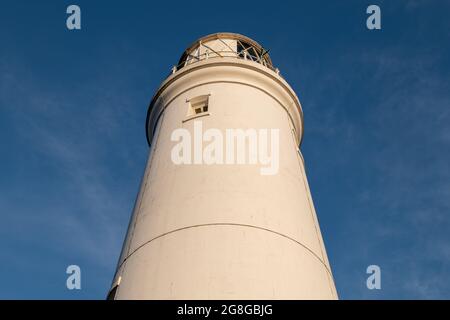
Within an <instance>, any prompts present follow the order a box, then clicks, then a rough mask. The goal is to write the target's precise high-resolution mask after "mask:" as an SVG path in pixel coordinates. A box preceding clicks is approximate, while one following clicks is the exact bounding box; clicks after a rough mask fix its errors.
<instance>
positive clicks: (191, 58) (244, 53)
mask: <svg viewBox="0 0 450 320" xmlns="http://www.w3.org/2000/svg"><path fill="white" fill-rule="evenodd" d="M201 45H202V46H204V47H206V48H207V50H206V51H205V52H204V53H202V54H200V53H198V54H188V55H187V57H186V59H185V60H183V61H182V62H181V63H179V64H178V65H175V66H173V67H172V71H171V73H170V74H174V73H175V72H177V71H178V70H181V69H182V68H184V67H186V66H188V65H191V64H194V63H197V62H200V61H203V60H208V59H215V58H236V59H242V60H246V61H252V62H255V63H259V64H262V65H263V66H265V67H266V68H269V69H270V70H272V71H274V72H276V73H277V74H280V71H279V70H278V68H275V67H273V66H272V65H271V64H270V63H268V61H267V60H266V59H265V58H264V54H263V55H261V56H255V55H252V54H250V53H249V52H248V51H249V49H251V48H252V47H250V48H245V49H243V50H241V51H239V52H237V51H233V50H223V51H216V50H213V49H211V48H209V47H208V46H206V45H204V44H201ZM199 49H200V47H199V48H198V49H197V50H198V52H200V50H199ZM266 53H267V52H266Z"/></svg>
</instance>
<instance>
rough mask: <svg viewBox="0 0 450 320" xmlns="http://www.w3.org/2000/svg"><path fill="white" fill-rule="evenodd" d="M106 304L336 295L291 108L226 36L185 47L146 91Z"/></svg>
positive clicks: (257, 48) (262, 65)
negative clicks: (141, 167)
mask: <svg viewBox="0 0 450 320" xmlns="http://www.w3.org/2000/svg"><path fill="white" fill-rule="evenodd" d="M145 128H146V135H147V141H148V143H149V146H150V150H149V156H148V161H147V164H146V167H145V171H144V175H143V178H142V182H141V187H140V191H139V194H138V196H137V199H136V202H135V206H134V210H133V214H132V216H131V219H130V223H129V226H128V231H127V235H126V238H125V241H124V244H123V248H122V252H121V255H120V258H119V261H118V265H117V269H116V273H115V276H114V279H113V282H112V285H111V288H110V291H109V294H108V299H337V293H336V289H335V285H334V280H333V276H332V272H331V268H330V264H329V261H328V258H327V254H326V250H325V246H324V243H323V239H322V235H321V231H320V227H319V222H318V219H317V215H316V212H315V209H314V204H313V200H312V197H311V192H310V189H309V186H308V181H307V177H306V172H305V163H304V159H303V156H302V153H301V151H300V145H301V142H302V138H303V112H302V108H301V105H300V101H299V99H298V97H297V95H296V93H295V92H294V90H293V89H292V88H291V87H290V86H289V84H288V83H287V82H286V80H285V79H284V78H283V77H282V76H281V74H280V71H279V70H278V69H277V68H276V67H275V66H274V65H273V63H272V60H271V58H270V55H269V53H268V51H267V50H266V49H265V48H263V47H262V46H261V45H260V44H258V43H257V42H256V41H254V40H252V39H250V38H248V37H246V36H243V35H240V34H236V33H216V34H212V35H208V36H205V37H202V38H200V39H198V40H197V41H195V42H194V43H193V44H192V45H191V46H189V47H188V48H187V49H186V50H185V51H184V52H183V54H182V55H181V58H180V60H179V62H178V64H177V65H176V66H174V67H173V68H172V69H171V71H170V72H169V75H168V77H167V78H166V79H165V80H164V81H163V82H162V84H161V85H160V87H159V88H158V90H157V91H156V93H155V95H154V96H153V98H152V100H151V102H150V105H149V108H148V113H147V119H146V127H145Z"/></svg>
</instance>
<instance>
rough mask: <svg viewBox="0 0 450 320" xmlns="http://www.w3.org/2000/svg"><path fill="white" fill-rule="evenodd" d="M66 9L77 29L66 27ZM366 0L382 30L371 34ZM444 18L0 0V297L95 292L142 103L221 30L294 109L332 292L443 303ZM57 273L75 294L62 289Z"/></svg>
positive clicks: (447, 239)
mask: <svg viewBox="0 0 450 320" xmlns="http://www.w3.org/2000/svg"><path fill="white" fill-rule="evenodd" d="M70 4H78V5H79V6H80V7H81V11H82V30H79V31H69V30H67V28H66V25H65V20H66V17H67V15H66V13H65V11H66V8H67V6H68V5H70ZM369 4H377V5H379V6H380V7H381V13H382V30H378V31H369V30H367V28H366V18H367V14H366V13H365V11H366V8H367V6H368V5H369ZM449 14H450V3H449V2H445V1H425V0H409V1H408V0H403V1H395V2H394V1H376V2H367V1H356V0H355V1H308V3H306V1H291V2H283V1H271V2H265V1H258V5H255V2H248V3H244V2H239V3H238V4H237V5H230V3H228V2H206V3H204V4H203V3H202V2H195V1H194V2H192V1H191V2H186V1H183V2H173V1H162V2H158V3H154V2H153V1H152V2H150V1H145V2H144V1H126V2H125V1H122V2H119V1H75V2H68V1H56V0H55V1H45V2H42V1H40V2H39V3H37V2H32V1H26V2H25V1H2V2H1V4H0V43H1V45H0V143H1V146H2V152H1V158H0V164H1V165H0V216H1V224H0V240H1V241H0V251H1V254H0V265H1V271H2V272H1V275H2V279H1V285H0V298H3V299H5V298H25V299H30V298H40V299H48V298H56V299H81V298H84V299H96V298H97V299H103V298H104V297H105V295H106V292H107V290H108V288H109V285H110V282H111V280H112V276H113V272H114V269H115V265H116V262H117V258H118V255H119V252H120V248H121V245H122V241H123V238H124V235H125V232H126V227H127V224H128V220H129V217H130V214H131V210H132V207H133V204H134V200H135V196H136V194H137V191H138V188H139V182H140V178H141V175H142V173H143V169H144V165H145V161H146V158H147V153H148V146H147V144H146V139H145V131H144V124H145V116H146V111H147V106H148V103H149V101H150V99H151V97H152V95H153V93H154V91H155V89H156V88H157V87H158V85H159V83H160V82H161V81H162V80H163V79H164V78H165V76H166V75H167V74H168V73H169V71H170V68H171V66H172V65H174V64H176V62H177V60H178V58H179V55H180V54H181V53H182V51H183V50H184V49H185V47H187V46H188V45H189V44H190V43H191V42H192V41H194V40H196V39H197V38H199V37H200V36H203V35H206V34H209V33H214V32H224V31H226V32H237V33H242V34H245V35H247V36H249V37H251V38H253V39H255V40H257V41H258V42H260V43H262V44H263V45H264V46H265V47H266V48H268V49H270V54H271V57H272V60H273V62H274V64H275V65H276V66H277V67H278V68H279V69H280V70H281V73H282V75H283V76H284V77H285V79H286V80H287V81H288V82H289V83H290V84H291V86H292V87H293V88H294V90H296V92H297V93H298V95H299V98H300V101H301V102H302V105H303V110H304V114H305V136H304V140H303V145H302V151H303V155H304V157H305V160H306V169H307V173H308V178H309V182H310V185H311V190H312V193H313V198H314V201H315V206H316V210H317V213H318V217H319V220H320V223H321V229H322V232H323V235H324V241H325V244H326V247H327V252H328V255H329V258H330V263H331V265H332V270H333V273H334V277H335V281H336V285H337V290H338V293H339V295H340V298H343V299H362V298H363V299H408V298H417V299H422V298H437V299H444V298H446V299H450V276H449V274H448V272H449V270H450V232H449V231H450V161H449V160H450V125H449V123H450V90H449V89H450V20H449ZM70 264H77V265H79V266H80V267H81V270H82V290H79V291H77V290H73V291H69V290H67V289H66V286H65V281H66V276H67V275H66V274H65V269H66V267H67V266H68V265H70ZM370 264H377V265H379V266H380V267H381V272H382V289H381V290H373V291H371V290H368V289H367V288H366V285H365V280H366V277H367V275H366V273H365V271H366V268H367V266H368V265H370Z"/></svg>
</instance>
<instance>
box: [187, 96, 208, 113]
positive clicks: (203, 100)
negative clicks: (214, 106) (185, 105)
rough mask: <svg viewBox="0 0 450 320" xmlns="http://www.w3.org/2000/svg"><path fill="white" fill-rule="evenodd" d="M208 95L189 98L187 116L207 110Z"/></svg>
mask: <svg viewBox="0 0 450 320" xmlns="http://www.w3.org/2000/svg"><path fill="white" fill-rule="evenodd" d="M208 102H209V95H203V96H198V97H195V98H192V99H191V100H189V110H188V114H187V115H188V116H194V115H199V114H202V113H206V112H208Z"/></svg>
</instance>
